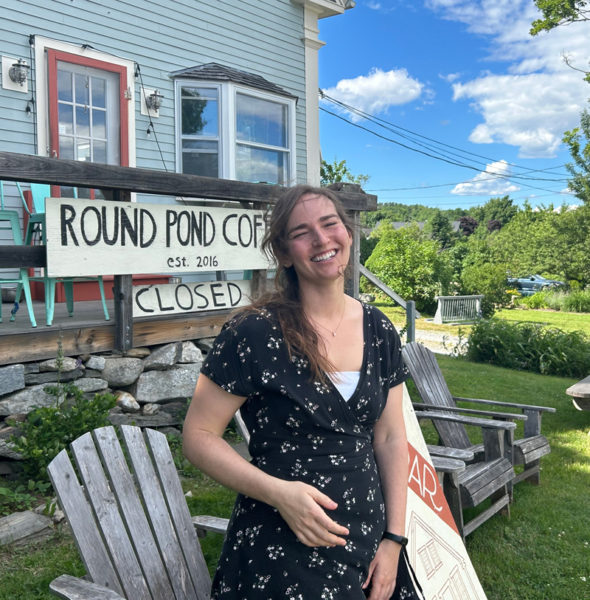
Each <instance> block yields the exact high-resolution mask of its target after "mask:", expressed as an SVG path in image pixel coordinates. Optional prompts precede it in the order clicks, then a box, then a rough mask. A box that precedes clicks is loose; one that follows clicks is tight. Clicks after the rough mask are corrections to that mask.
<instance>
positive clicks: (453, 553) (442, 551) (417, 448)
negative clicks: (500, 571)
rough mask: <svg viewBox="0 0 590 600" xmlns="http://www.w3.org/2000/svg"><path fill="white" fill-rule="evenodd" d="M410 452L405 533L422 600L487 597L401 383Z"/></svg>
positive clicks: (462, 599)
mask: <svg viewBox="0 0 590 600" xmlns="http://www.w3.org/2000/svg"><path fill="white" fill-rule="evenodd" d="M403 408H404V420H405V423H406V432H407V436H408V450H409V455H410V465H409V467H410V468H409V479H408V505H407V514H406V535H407V537H408V539H409V543H408V557H409V559H410V563H411V564H412V567H413V568H414V571H415V572H416V577H417V578H418V581H419V582H420V585H421V586H422V590H423V591H424V597H425V598H426V600H486V595H485V592H484V591H483V588H482V587H481V584H480V582H479V579H478V577H477V573H476V572H475V569H474V568H473V565H472V564H471V560H470V559H469V555H468V554H467V550H466V548H465V544H464V543H463V540H462V539H461V536H460V535H459V532H458V530H457V527H456V525H455V522H454V520H453V516H452V515H451V511H450V509H449V506H448V504H447V501H446V499H445V496H444V493H443V490H442V486H441V484H440V482H439V481H438V477H437V475H436V471H435V470H434V466H433V465H432V460H431V458H430V454H429V453H428V448H427V447H426V442H425V441H424V437H423V435H422V431H421V429H420V425H419V423H418V419H417V418H416V415H415V413H414V409H413V407H412V401H411V399H410V395H409V394H408V391H407V389H406V386H405V384H404V400H403Z"/></svg>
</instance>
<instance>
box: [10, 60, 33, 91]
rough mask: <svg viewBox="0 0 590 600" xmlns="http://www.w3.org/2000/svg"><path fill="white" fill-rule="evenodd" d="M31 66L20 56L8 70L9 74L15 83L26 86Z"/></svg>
mask: <svg viewBox="0 0 590 600" xmlns="http://www.w3.org/2000/svg"><path fill="white" fill-rule="evenodd" d="M30 68H31V67H29V65H28V64H27V63H26V62H25V61H24V60H23V59H22V58H19V59H18V62H15V63H14V64H13V65H12V66H11V67H10V69H9V70H8V76H9V77H10V79H11V81H13V82H14V83H17V84H18V85H20V86H24V85H25V82H26V81H27V77H28V76H29V69H30Z"/></svg>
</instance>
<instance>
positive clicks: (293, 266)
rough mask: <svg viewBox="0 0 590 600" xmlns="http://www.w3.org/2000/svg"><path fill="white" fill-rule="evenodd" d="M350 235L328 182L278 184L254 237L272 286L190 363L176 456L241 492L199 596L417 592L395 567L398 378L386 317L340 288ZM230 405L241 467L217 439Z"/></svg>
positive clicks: (401, 370) (385, 598)
mask: <svg viewBox="0 0 590 600" xmlns="http://www.w3.org/2000/svg"><path fill="white" fill-rule="evenodd" d="M351 243H352V228H351V226H350V224H349V221H348V218H347V216H346V213H345V212H344V210H343V208H342V206H341V205H340V202H339V201H338V198H337V197H336V196H334V194H333V193H332V192H331V191H329V190H326V189H318V188H313V187H310V186H296V187H294V188H291V189H289V190H288V191H287V192H286V193H285V194H284V195H283V197H282V198H281V199H280V200H279V201H278V202H277V204H276V206H275V208H274V210H273V213H272V215H271V218H270V224H269V228H268V230H267V234H266V236H265V239H264V241H263V243H262V247H263V248H264V249H270V250H272V254H273V255H274V257H275V259H276V262H277V265H278V266H277V275H276V277H277V282H276V291H274V292H272V293H270V294H269V295H267V296H265V297H263V298H262V299H260V300H258V301H257V302H256V303H255V304H254V305H253V306H251V307H249V308H247V309H246V310H244V311H242V312H241V314H238V315H237V316H236V317H235V318H233V319H232V320H231V321H229V322H228V323H226V325H225V326H224V328H223V330H222V332H221V333H220V335H219V336H218V338H217V339H216V341H215V343H214V345H213V348H212V350H211V351H210V352H209V354H208V355H207V359H206V361H205V363H204V364H203V367H202V369H201V374H200V376H199V380H198V382H197V387H196V390H195V393H194V395H193V400H192V403H191V405H190V408H189V411H188V414H187V418H186V421H185V425H184V434H183V436H184V450H185V454H186V456H187V458H188V459H189V460H190V461H191V462H193V463H194V464H195V465H196V466H198V467H199V468H200V469H201V470H202V471H204V472H205V473H207V474H208V475H210V476H211V477H213V478H214V479H216V480H218V481H219V482H220V483H222V484H224V485H226V486H228V487H232V488H233V489H235V490H236V491H238V492H239V495H238V498H237V501H236V505H235V507H234V512H233V515H232V518H231V520H230V524H229V529H228V534H227V538H226V541H225V544H224V548H223V551H222V554H221V558H220V561H219V565H218V568H217V572H216V576H215V579H214V583H213V592H212V598H218V599H225V598H227V599H228V600H229V599H230V598H236V597H240V598H244V599H252V600H254V599H258V598H260V597H261V595H264V597H273V598H274V597H276V598H291V597H294V598H305V599H306V600H307V599H308V598H309V599H312V598H319V597H321V598H332V599H336V598H347V599H350V600H353V599H354V600H362V599H364V598H366V597H368V598H369V599H370V600H390V598H398V597H403V598H409V599H412V598H418V596H417V595H414V593H413V592H412V591H410V590H411V588H410V585H411V583H410V582H409V580H408V573H407V571H406V570H405V565H406V563H405V560H402V561H401V562H399V569H398V561H399V558H400V556H401V555H402V554H401V553H402V545H403V542H404V541H405V537H404V534H405V531H404V529H405V512H406V496H407V485H408V484H407V481H408V443H407V439H406V434H405V426H404V419H403V412H402V386H401V383H402V382H403V381H404V380H405V379H406V377H407V371H406V369H405V367H404V365H403V361H402V359H401V344H400V340H399V336H398V335H397V332H396V331H395V329H394V327H393V325H392V324H391V323H390V322H389V320H388V319H387V318H386V317H385V315H383V313H381V312H380V311H379V310H377V309H376V308H374V307H371V306H368V305H363V304H361V303H360V302H358V301H357V300H355V299H353V298H351V297H350V296H347V295H345V293H344V270H345V268H346V265H347V263H348V260H349V257H350V248H351ZM237 410H239V411H240V414H241V416H242V418H243V420H244V422H245V424H246V427H247V429H248V432H249V434H250V443H249V447H248V450H249V452H250V454H251V456H252V461H251V462H250V463H247V462H246V461H245V460H244V459H243V458H241V457H240V456H239V455H237V454H236V453H235V451H234V450H233V449H232V448H231V447H229V446H228V445H227V444H226V443H225V442H224V441H223V439H222V435H223V432H224V430H225V428H226V426H227V424H228V422H229V421H230V420H231V418H232V417H233V415H234V413H235V412H236V411H237ZM404 556H405V555H404ZM394 589H395V592H394ZM392 594H393V595H392Z"/></svg>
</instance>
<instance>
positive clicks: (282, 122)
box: [236, 94, 287, 148]
mask: <svg viewBox="0 0 590 600" xmlns="http://www.w3.org/2000/svg"><path fill="white" fill-rule="evenodd" d="M236 104H237V108H236V110H237V115H236V123H237V137H238V139H239V140H240V141H244V142H257V143H259V144H268V145H269V146H281V147H283V148H285V147H286V146H287V105H285V104H279V103H278V102H270V101H268V100H263V99H262V98H255V97H253V96H246V95H245V94H237V96H236Z"/></svg>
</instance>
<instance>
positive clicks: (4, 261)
mask: <svg viewBox="0 0 590 600" xmlns="http://www.w3.org/2000/svg"><path fill="white" fill-rule="evenodd" d="M15 266H18V267H45V266H47V250H46V248H45V246H3V245H1V244H0V269H12V268H14V267H15Z"/></svg>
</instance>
